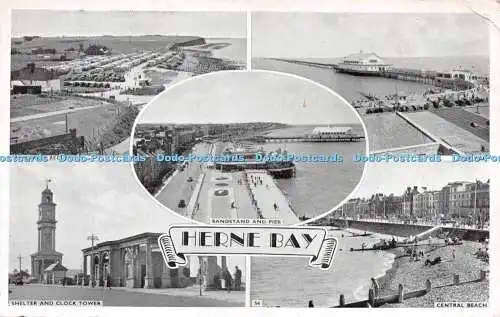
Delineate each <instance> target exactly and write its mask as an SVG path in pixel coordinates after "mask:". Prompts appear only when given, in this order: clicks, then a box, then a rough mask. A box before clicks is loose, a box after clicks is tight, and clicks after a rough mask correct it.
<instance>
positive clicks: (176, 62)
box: [10, 10, 246, 154]
mask: <svg viewBox="0 0 500 317" xmlns="http://www.w3.org/2000/svg"><path fill="white" fill-rule="evenodd" d="M244 68H246V13H245V12H208V13H207V12H205V13H204V12H148V11H145V12H141V11H48V10H14V11H13V12H12V40H11V75H10V76H11V85H10V93H11V95H10V105H11V108H10V153H11V154H39V153H42V154H60V153H64V154H92V153H98V154H124V153H128V150H129V143H130V140H129V137H130V133H131V129H132V124H133V123H134V120H135V118H136V117H137V115H138V113H139V112H140V110H141V108H142V107H143V106H144V105H145V104H146V103H148V102H149V101H151V100H152V99H153V97H154V96H156V95H158V94H159V93H160V92H162V91H163V90H164V89H165V87H167V86H170V85H173V84H175V83H177V82H179V81H182V80H184V79H186V78H190V77H193V76H197V75H200V74H205V73H209V72H215V71H222V70H236V69H244Z"/></svg>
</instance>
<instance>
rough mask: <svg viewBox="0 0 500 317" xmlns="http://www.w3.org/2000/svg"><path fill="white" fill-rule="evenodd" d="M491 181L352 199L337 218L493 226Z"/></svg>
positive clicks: (414, 187) (408, 190) (337, 212)
mask: <svg viewBox="0 0 500 317" xmlns="http://www.w3.org/2000/svg"><path fill="white" fill-rule="evenodd" d="M489 211H490V181H489V180H488V181H487V182H481V181H475V182H467V181H457V182H450V183H448V184H447V185H446V186H444V187H443V188H441V189H440V190H428V189H427V188H426V187H420V188H419V187H418V186H413V187H407V188H406V189H405V191H404V192H403V193H402V195H400V196H396V195H394V194H390V195H385V194H382V193H376V194H373V195H372V196H371V197H368V198H352V199H350V200H348V201H347V202H346V203H345V204H344V205H343V206H342V207H341V208H340V209H339V210H337V211H336V212H335V216H342V217H350V218H353V219H359V218H371V219H394V220H405V221H430V222H434V223H443V222H450V221H453V222H456V223H459V224H469V225H474V226H478V227H484V226H485V225H486V224H487V223H489Z"/></svg>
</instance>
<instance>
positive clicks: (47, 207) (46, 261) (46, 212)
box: [31, 181, 63, 282]
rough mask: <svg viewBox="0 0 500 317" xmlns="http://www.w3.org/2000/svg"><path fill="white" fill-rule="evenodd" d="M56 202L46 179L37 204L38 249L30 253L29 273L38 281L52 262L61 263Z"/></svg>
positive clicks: (41, 279)
mask: <svg viewBox="0 0 500 317" xmlns="http://www.w3.org/2000/svg"><path fill="white" fill-rule="evenodd" d="M56 223H57V221H56V204H55V203H54V197H53V193H52V191H51V190H50V189H49V186H48V181H47V185H46V187H45V189H44V190H43V191H42V198H41V202H40V204H39V205H38V221H37V222H36V224H37V229H38V251H37V252H36V253H34V254H32V255H31V274H32V276H33V277H34V278H36V279H37V280H38V281H39V282H42V281H43V279H44V274H43V273H44V271H45V269H46V268H47V267H48V266H50V265H51V264H53V263H56V262H59V264H62V263H61V262H62V256H63V255H62V253H59V252H57V251H56Z"/></svg>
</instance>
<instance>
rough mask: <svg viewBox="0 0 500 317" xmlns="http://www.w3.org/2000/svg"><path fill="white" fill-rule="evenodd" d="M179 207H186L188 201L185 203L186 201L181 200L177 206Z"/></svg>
mask: <svg viewBox="0 0 500 317" xmlns="http://www.w3.org/2000/svg"><path fill="white" fill-rule="evenodd" d="M177 207H179V208H184V207H186V201H184V199H181V200H179V203H178V204H177Z"/></svg>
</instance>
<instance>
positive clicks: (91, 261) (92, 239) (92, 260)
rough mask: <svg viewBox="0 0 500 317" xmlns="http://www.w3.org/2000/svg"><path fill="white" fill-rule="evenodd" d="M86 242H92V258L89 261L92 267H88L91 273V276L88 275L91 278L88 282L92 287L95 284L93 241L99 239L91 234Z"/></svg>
mask: <svg viewBox="0 0 500 317" xmlns="http://www.w3.org/2000/svg"><path fill="white" fill-rule="evenodd" d="M87 240H90V241H92V253H91V254H92V257H91V260H90V263H91V264H92V266H91V267H90V269H91V270H92V271H91V272H92V274H90V275H91V276H92V280H91V281H90V283H91V286H92V287H94V282H95V264H94V248H95V241H99V237H98V236H96V235H95V234H93V233H92V234H91V235H90V236H88V237H87Z"/></svg>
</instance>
